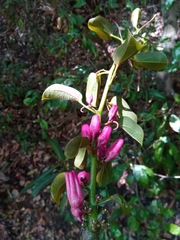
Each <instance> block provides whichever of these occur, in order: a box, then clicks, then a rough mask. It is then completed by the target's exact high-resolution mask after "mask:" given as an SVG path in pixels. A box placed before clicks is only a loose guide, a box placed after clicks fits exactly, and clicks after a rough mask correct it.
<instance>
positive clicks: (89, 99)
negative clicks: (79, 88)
mask: <svg viewBox="0 0 180 240" xmlns="http://www.w3.org/2000/svg"><path fill="white" fill-rule="evenodd" d="M92 102H93V95H92V94H86V103H87V104H88V105H90V106H91V103H92Z"/></svg>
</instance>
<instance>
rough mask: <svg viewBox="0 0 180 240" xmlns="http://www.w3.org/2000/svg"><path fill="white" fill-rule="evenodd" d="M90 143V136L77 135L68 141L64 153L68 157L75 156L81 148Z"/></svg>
mask: <svg viewBox="0 0 180 240" xmlns="http://www.w3.org/2000/svg"><path fill="white" fill-rule="evenodd" d="M89 144H90V143H89V139H88V138H86V137H81V136H77V137H75V138H73V139H71V140H70V141H69V142H68V144H67V145H66V147H65V149H64V154H65V156H66V157H67V158H74V157H75V156H76V155H77V154H78V151H79V148H84V147H87V146H89Z"/></svg>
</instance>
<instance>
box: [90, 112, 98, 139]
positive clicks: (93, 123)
mask: <svg viewBox="0 0 180 240" xmlns="http://www.w3.org/2000/svg"><path fill="white" fill-rule="evenodd" d="M89 127H90V131H91V134H92V137H93V138H96V136H97V135H98V133H99V131H100V128H101V120H100V117H99V115H97V114H95V115H93V116H92V118H91V122H90V126H89Z"/></svg>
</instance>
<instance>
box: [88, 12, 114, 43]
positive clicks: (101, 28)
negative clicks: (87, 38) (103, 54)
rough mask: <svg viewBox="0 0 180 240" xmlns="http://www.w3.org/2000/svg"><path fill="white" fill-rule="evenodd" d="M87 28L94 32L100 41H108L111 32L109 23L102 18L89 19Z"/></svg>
mask: <svg viewBox="0 0 180 240" xmlns="http://www.w3.org/2000/svg"><path fill="white" fill-rule="evenodd" d="M88 28H89V29H90V30H92V31H94V32H95V33H96V34H97V35H98V37H100V38H101V39H102V40H108V39H110V38H111V34H112V32H113V29H112V26H111V24H110V22H109V21H108V20H107V19H105V18H104V17H102V16H97V17H95V18H91V19H89V21H88Z"/></svg>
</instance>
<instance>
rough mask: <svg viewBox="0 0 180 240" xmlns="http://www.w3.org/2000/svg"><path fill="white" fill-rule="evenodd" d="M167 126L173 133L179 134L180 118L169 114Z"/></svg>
mask: <svg viewBox="0 0 180 240" xmlns="http://www.w3.org/2000/svg"><path fill="white" fill-rule="evenodd" d="M169 125H170V126H171V128H172V129H173V130H174V131H175V132H177V133H180V117H178V116H176V115H175V114H171V116H170V120H169Z"/></svg>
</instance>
